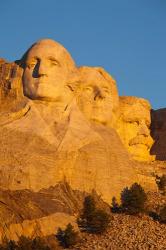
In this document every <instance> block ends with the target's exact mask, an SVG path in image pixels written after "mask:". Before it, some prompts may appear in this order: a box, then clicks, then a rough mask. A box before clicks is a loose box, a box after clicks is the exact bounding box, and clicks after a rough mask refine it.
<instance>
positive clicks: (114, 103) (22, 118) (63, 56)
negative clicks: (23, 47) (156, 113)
mask: <svg viewBox="0 0 166 250" xmlns="http://www.w3.org/2000/svg"><path fill="white" fill-rule="evenodd" d="M12 72H14V73H12ZM0 79H1V81H0V90H1V92H0V94H1V99H0V102H1V110H0V174H1V178H0V188H1V189H2V191H1V197H0V198H1V201H2V203H1V208H0V221H1V225H2V227H1V229H0V232H1V238H3V237H4V236H5V235H6V236H7V237H8V238H11V239H15V238H17V237H16V235H21V234H24V235H30V236H33V234H34V230H36V229H35V228H39V229H40V230H37V231H40V232H41V231H42V234H43V235H44V236H45V235H48V234H51V233H55V228H56V226H57V225H55V224H56V223H55V220H57V221H60V222H61V220H59V219H58V218H59V217H57V216H58V215H57V213H61V214H60V217H61V216H62V215H63V216H62V218H63V217H64V221H65V223H67V222H69V221H72V222H73V221H74V218H73V217H72V216H73V215H76V213H77V211H78V210H79V209H80V204H81V203H82V200H81V201H80V200H79V199H77V197H76V196H75V195H76V193H77V194H78V192H79V193H81V197H82V198H81V199H83V197H84V196H83V194H85V193H90V192H92V191H93V190H95V191H96V192H97V194H98V195H100V196H101V198H102V199H103V200H104V201H106V202H108V203H111V199H112V197H113V196H116V197H117V198H119V196H120V192H121V191H122V190H123V188H124V187H126V186H130V185H131V184H133V182H138V183H140V184H141V185H142V186H143V187H144V188H145V190H156V189H157V186H156V183H155V174H156V172H155V171H156V170H155V167H154V165H153V164H148V163H145V162H142V163H139V162H138V161H135V160H133V159H132V156H133V151H132V155H130V154H129V152H130V148H128V147H127V149H125V147H124V145H123V143H124V141H123V136H124V134H123V133H126V134H125V136H126V135H129V132H130V129H128V130H125V129H122V128H125V125H124V120H123V121H122V119H121V118H122V117H124V115H125V117H126V116H127V117H128V118H129V117H130V118H131V114H138V113H139V114H140V116H139V122H140V123H141V124H144V129H145V128H146V132H147V130H148V132H147V133H146V134H145V132H144V134H142V137H141V138H143V137H144V139H145V141H144V143H142V144H144V145H143V147H142V146H141V149H140V148H139V150H138V147H135V151H136V150H137V153H138V154H139V156H140V157H137V158H136V159H137V160H140V158H142V155H143V156H145V157H144V158H143V160H147V159H148V160H149V159H152V158H151V156H150V154H149V150H150V147H151V145H152V142H153V140H152V138H151V137H150V134H149V123H150V107H149V106H148V109H147V110H146V109H145V110H143V109H142V107H141V108H140V100H141V99H140V98H137V100H139V101H138V102H137V104H138V105H137V104H136V106H135V108H134V111H131V109H130V111H129V112H127V114H126V111H127V109H124V112H123V109H122V108H121V106H123V105H122V101H120V105H121V106H120V109H119V96H118V91H117V85H116V82H115V80H114V79H113V78H112V77H111V76H110V75H109V74H108V73H107V72H106V71H105V70H104V69H103V68H100V67H94V68H92V67H85V66H84V67H79V68H78V67H77V66H76V65H75V63H74V60H73V59H72V57H71V56H70V54H69V53H68V51H67V50H66V49H65V48H64V47H63V46H62V45H60V44H58V43H57V42H55V41H52V40H49V39H44V40H41V41H39V42H37V43H35V44H34V45H33V46H32V47H31V48H30V49H29V50H28V51H27V52H26V53H25V54H24V56H23V57H22V59H21V60H20V61H16V62H15V63H7V62H5V61H3V60H1V62H0ZM132 98H133V97H131V99H132ZM122 99H123V98H121V100H122ZM134 100H135V99H134ZM144 102H146V101H141V104H142V103H144ZM143 106H144V105H143ZM145 106H146V105H145ZM146 107H147V106H146ZM140 111H141V112H140ZM131 112H132V113H131ZM119 114H120V115H119ZM147 117H148V128H147V127H146V126H145V120H146V118H147ZM128 118H127V119H128ZM118 119H119V120H118ZM119 121H120V122H119ZM132 122H133V121H132ZM134 122H135V120H134ZM137 127H138V125H137V126H135V127H134V129H135V130H132V137H135V136H137V132H136V130H137ZM116 129H117V131H118V132H119V131H122V130H123V131H124V132H123V133H121V132H119V135H120V137H119V135H118V133H117V132H116ZM131 139H133V138H129V140H131ZM124 144H125V143H124ZM147 145H148V147H147ZM130 146H131V145H130ZM127 150H128V151H129V152H128V151H127ZM138 154H137V156H138ZM134 156H135V155H134ZM134 158H135V157H134ZM157 171H158V170H157ZM64 181H65V183H68V184H69V186H70V190H71V191H70V192H68V193H67V194H66V193H64V192H61V193H60V194H59V196H58V197H57V196H56V195H55V193H54V195H52V191H51V190H54V188H55V186H56V187H57V185H59V183H61V182H64ZM51 186H52V188H51ZM43 190H44V191H43ZM46 190H47V191H46ZM48 190H49V191H48ZM55 190H56V189H55ZM72 190H75V191H72ZM63 191H64V189H63ZM72 192H75V193H74V195H73V193H72ZM66 195H67V199H66V198H65V197H66ZM18 197H19V198H18ZM64 199H65V202H64ZM55 200H56V202H55ZM79 202H80V204H79ZM22 203H23V204H26V205H25V206H23V205H22ZM47 206H48V207H47ZM11 211H12V212H11ZM27 211H28V212H27ZM62 213H63V214H62ZM66 213H69V214H70V216H71V217H70V218H69V217H66ZM8 220H9V221H8ZM50 221H52V222H50ZM3 222H4V225H3ZM57 223H58V222H57ZM39 224H40V225H39ZM62 224H63V220H62ZM6 225H7V226H6ZM59 225H60V224H58V226H59Z"/></svg>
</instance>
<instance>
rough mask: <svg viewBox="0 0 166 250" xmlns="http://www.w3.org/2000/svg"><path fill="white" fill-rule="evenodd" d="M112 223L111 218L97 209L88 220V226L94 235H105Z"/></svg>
mask: <svg viewBox="0 0 166 250" xmlns="http://www.w3.org/2000/svg"><path fill="white" fill-rule="evenodd" d="M109 223H110V216H109V214H107V213H106V212H105V211H103V210H100V209H96V210H95V211H94V212H93V214H92V215H91V217H89V219H88V220H87V226H88V227H89V229H90V232H92V233H99V234H100V233H103V232H104V231H105V230H106V229H107V228H108V225H109Z"/></svg>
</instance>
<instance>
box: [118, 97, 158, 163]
mask: <svg viewBox="0 0 166 250" xmlns="http://www.w3.org/2000/svg"><path fill="white" fill-rule="evenodd" d="M119 109H120V115H119V119H118V121H117V131H118V134H119V136H120V138H121V140H122V142H123V143H124V145H125V147H126V148H127V150H128V151H129V152H130V154H131V155H132V156H133V158H134V159H136V160H139V161H152V160H154V159H155V157H154V156H152V155H150V149H151V147H152V145H153V142H154V141H153V139H152V137H151V135H150V125H151V105H150V103H149V102H148V101H147V100H145V99H143V98H138V97H133V96H121V97H120V108H119Z"/></svg>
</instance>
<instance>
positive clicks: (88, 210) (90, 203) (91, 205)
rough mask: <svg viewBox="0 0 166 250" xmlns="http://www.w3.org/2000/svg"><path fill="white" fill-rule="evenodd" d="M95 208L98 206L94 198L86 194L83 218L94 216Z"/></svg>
mask: <svg viewBox="0 0 166 250" xmlns="http://www.w3.org/2000/svg"><path fill="white" fill-rule="evenodd" d="M95 210H96V207H95V201H94V198H93V197H92V196H91V195H88V196H86V197H85V199H84V204H83V213H82V218H83V219H86V220H88V219H89V218H91V217H92V214H93V213H94V212H95Z"/></svg>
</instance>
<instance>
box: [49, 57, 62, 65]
mask: <svg viewBox="0 0 166 250" xmlns="http://www.w3.org/2000/svg"><path fill="white" fill-rule="evenodd" d="M49 61H50V64H51V65H52V66H60V63H59V62H58V61H57V60H56V59H55V58H52V57H51V58H49Z"/></svg>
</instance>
